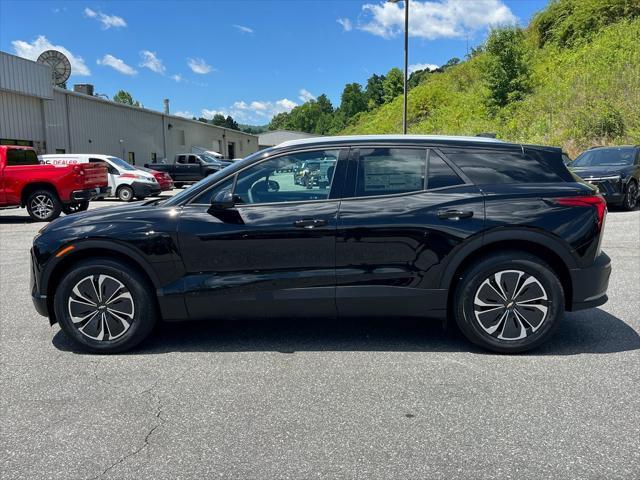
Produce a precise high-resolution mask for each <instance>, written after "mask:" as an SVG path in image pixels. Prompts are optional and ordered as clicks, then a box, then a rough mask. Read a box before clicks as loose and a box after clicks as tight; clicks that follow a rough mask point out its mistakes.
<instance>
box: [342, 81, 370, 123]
mask: <svg viewBox="0 0 640 480" xmlns="http://www.w3.org/2000/svg"><path fill="white" fill-rule="evenodd" d="M365 110H367V96H366V95H365V93H364V92H363V91H362V85H360V84H359V83H348V84H346V85H345V86H344V90H343V91H342V96H341V97H340V111H341V112H342V114H343V115H344V116H345V117H346V118H347V119H348V118H351V117H353V116H354V115H355V114H356V113H359V112H364V111H365Z"/></svg>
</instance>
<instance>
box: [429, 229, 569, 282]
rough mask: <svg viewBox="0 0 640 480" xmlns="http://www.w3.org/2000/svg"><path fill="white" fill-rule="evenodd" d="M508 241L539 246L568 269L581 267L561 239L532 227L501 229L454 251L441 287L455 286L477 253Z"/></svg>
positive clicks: (468, 242) (489, 232) (484, 234)
mask: <svg viewBox="0 0 640 480" xmlns="http://www.w3.org/2000/svg"><path fill="white" fill-rule="evenodd" d="M506 241H515V242H517V241H526V242H529V243H535V244H538V245H540V246H542V247H544V248H546V249H548V250H551V251H552V252H553V253H555V254H556V255H557V256H558V257H560V258H561V259H562V261H563V262H564V264H565V267H566V268H567V269H569V270H570V269H574V268H578V267H579V266H578V264H577V262H576V259H575V257H574V256H573V253H572V252H571V250H570V248H568V247H567V246H566V245H565V244H564V243H563V242H562V240H561V239H559V238H556V237H553V236H552V235H550V234H548V233H546V232H544V231H541V230H538V229H535V228H531V227H500V228H497V229H495V230H490V231H485V232H481V233H478V234H477V235H475V236H473V237H471V238H470V239H468V240H467V241H465V242H464V243H462V244H461V245H459V246H458V247H457V249H456V250H454V251H452V252H451V253H450V260H449V262H448V263H447V264H446V265H445V267H444V269H443V273H442V275H441V277H440V285H439V287H440V288H444V289H448V288H449V287H450V286H451V285H452V284H453V282H454V280H455V279H454V275H455V274H456V272H457V271H458V269H459V268H460V266H461V265H462V264H463V263H464V262H465V261H466V260H467V259H469V258H470V256H471V255H473V254H474V253H475V252H477V251H478V250H480V249H482V248H486V247H489V246H491V245H492V244H497V243H500V242H506ZM516 248H517V246H516Z"/></svg>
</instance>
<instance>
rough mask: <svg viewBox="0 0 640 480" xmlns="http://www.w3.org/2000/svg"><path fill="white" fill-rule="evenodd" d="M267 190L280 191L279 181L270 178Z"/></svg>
mask: <svg viewBox="0 0 640 480" xmlns="http://www.w3.org/2000/svg"><path fill="white" fill-rule="evenodd" d="M267 190H268V191H269V192H279V191H280V184H279V183H278V182H276V181H275V180H269V182H268V183H267Z"/></svg>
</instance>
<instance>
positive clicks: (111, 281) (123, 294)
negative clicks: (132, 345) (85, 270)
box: [67, 274, 135, 341]
mask: <svg viewBox="0 0 640 480" xmlns="http://www.w3.org/2000/svg"><path fill="white" fill-rule="evenodd" d="M67 308H68V311H69V316H70V317H71V321H72V322H73V325H74V326H75V327H76V328H77V329H78V331H79V332H80V333H81V334H82V335H84V336H86V337H89V338H91V339H93V340H98V341H109V340H115V339H117V338H119V337H121V336H122V335H124V334H125V333H126V332H127V331H128V330H129V328H130V327H131V324H132V322H133V316H134V313H135V306H134V302H133V298H132V296H131V292H129V290H128V289H127V287H125V285H124V284H123V283H122V282H120V281H119V280H117V279H115V278H113V277H111V276H109V275H104V274H99V275H90V276H88V277H85V278H83V279H82V280H80V281H79V282H78V283H76V285H75V286H74V287H73V289H72V291H71V295H70V296H69V300H68V302H67Z"/></svg>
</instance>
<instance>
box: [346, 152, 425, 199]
mask: <svg viewBox="0 0 640 480" xmlns="http://www.w3.org/2000/svg"><path fill="white" fill-rule="evenodd" d="M425 166H426V150H422V149H408V148H407V149H405V148H363V149H360V159H359V162H358V178H357V180H356V196H357V197H368V196H372V195H389V194H394V193H406V192H415V191H419V190H423V189H424V179H425Z"/></svg>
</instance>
